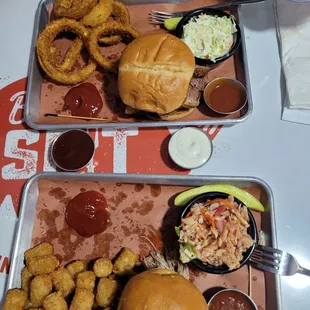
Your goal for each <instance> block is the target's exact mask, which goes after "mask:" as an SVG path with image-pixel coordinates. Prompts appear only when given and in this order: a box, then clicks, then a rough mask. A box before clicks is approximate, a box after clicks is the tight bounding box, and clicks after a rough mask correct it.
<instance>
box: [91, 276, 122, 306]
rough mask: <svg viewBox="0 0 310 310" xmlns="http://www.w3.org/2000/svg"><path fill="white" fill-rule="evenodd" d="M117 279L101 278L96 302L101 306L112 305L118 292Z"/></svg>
mask: <svg viewBox="0 0 310 310" xmlns="http://www.w3.org/2000/svg"><path fill="white" fill-rule="evenodd" d="M117 287H118V285H117V281H116V280H111V279H108V278H101V279H100V281H99V283H98V286H97V293H96V302H97V303H98V305H99V306H101V307H107V306H110V305H111V304H112V303H113V299H114V297H115V295H116V292H117Z"/></svg>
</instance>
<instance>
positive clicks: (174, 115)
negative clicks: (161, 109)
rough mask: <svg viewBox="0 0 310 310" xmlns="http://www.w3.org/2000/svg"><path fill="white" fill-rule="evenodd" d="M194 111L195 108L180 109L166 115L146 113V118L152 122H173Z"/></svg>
mask: <svg viewBox="0 0 310 310" xmlns="http://www.w3.org/2000/svg"><path fill="white" fill-rule="evenodd" d="M194 111H195V108H182V107H181V108H180V109H177V110H174V111H172V112H170V113H167V114H161V115H159V114H155V113H146V116H147V117H148V118H150V119H152V120H154V121H160V120H162V121H175V120H177V119H181V118H184V117H186V116H188V115H190V114H192V113H193V112H194Z"/></svg>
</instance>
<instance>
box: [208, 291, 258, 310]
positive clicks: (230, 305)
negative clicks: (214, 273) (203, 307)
mask: <svg viewBox="0 0 310 310" xmlns="http://www.w3.org/2000/svg"><path fill="white" fill-rule="evenodd" d="M208 306H209V310H258V309H257V306H256V305H255V303H254V301H253V300H252V298H251V297H250V296H248V295H247V294H245V293H243V292H242V291H239V290H236V289H224V290H221V291H219V292H218V293H216V294H215V295H213V296H212V298H211V299H210V301H209V304H208Z"/></svg>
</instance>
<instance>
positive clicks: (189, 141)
mask: <svg viewBox="0 0 310 310" xmlns="http://www.w3.org/2000/svg"><path fill="white" fill-rule="evenodd" d="M212 150H213V146H212V142H211V140H210V138H209V137H208V135H207V134H206V133H204V132H203V131H201V130H200V129H198V128H194V127H186V128H182V129H180V130H178V131H177V132H176V133H174V134H173V135H172V137H171V139H170V141H169V146H168V151H169V155H170V157H171V159H172V160H173V161H174V162H175V163H176V164H177V165H178V166H180V167H182V168H184V169H194V168H198V167H201V166H202V165H204V164H205V163H206V162H207V161H208V160H209V158H210V157H211V154H212Z"/></svg>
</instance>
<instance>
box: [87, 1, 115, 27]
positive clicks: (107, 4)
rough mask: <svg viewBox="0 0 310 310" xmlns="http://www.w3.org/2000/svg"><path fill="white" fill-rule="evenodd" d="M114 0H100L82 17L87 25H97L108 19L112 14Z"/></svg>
mask: <svg viewBox="0 0 310 310" xmlns="http://www.w3.org/2000/svg"><path fill="white" fill-rule="evenodd" d="M113 1H114V0H100V1H99V3H98V4H97V5H96V6H95V7H94V8H93V9H92V10H91V11H90V12H89V13H88V14H87V15H85V16H84V17H83V18H82V19H81V23H82V24H83V25H85V26H89V27H92V28H93V27H96V26H98V25H100V24H102V23H104V22H106V21H107V20H108V18H109V17H110V15H111V14H112V9H113Z"/></svg>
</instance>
